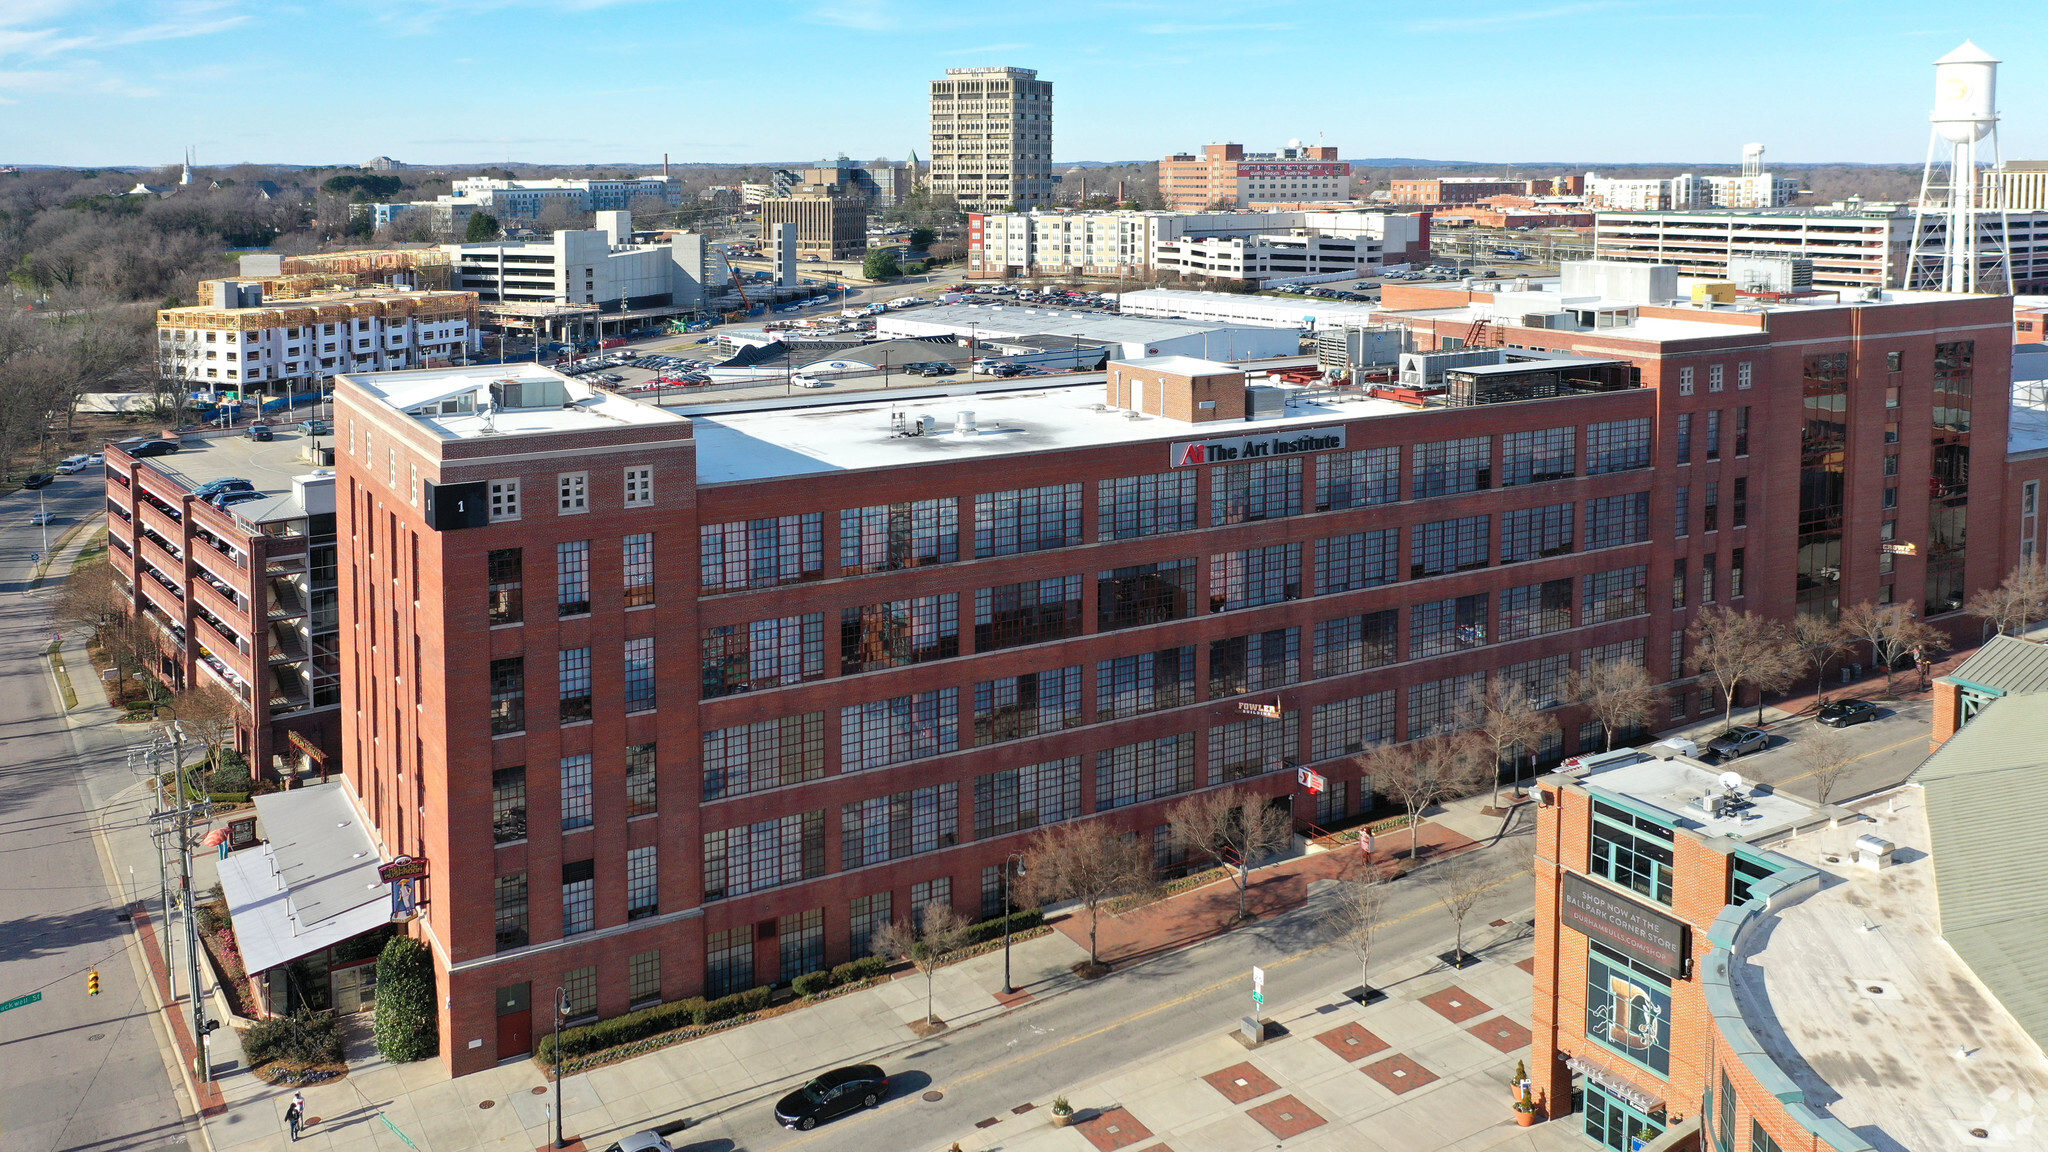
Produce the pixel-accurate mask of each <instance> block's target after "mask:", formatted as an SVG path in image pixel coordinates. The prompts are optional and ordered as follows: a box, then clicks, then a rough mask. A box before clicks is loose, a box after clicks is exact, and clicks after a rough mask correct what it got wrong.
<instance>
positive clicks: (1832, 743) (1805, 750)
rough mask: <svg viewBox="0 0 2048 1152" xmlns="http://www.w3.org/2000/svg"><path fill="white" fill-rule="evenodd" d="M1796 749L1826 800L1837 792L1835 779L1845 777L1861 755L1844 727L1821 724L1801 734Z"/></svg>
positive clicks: (1794, 748) (1823, 799) (1821, 800)
mask: <svg viewBox="0 0 2048 1152" xmlns="http://www.w3.org/2000/svg"><path fill="white" fill-rule="evenodd" d="M1793 750H1794V751H1795V752H1797V753H1798V756H1799V762H1800V763H1801V764H1803V765H1805V766H1806V774H1807V775H1808V776H1811V777H1813V786H1814V788H1815V790H1816V791H1817V792H1818V793H1819V798H1820V802H1821V803H1823V804H1825V803H1827V802H1828V796H1829V794H1831V793H1832V792H1834V790H1835V783H1836V782H1837V781H1839V780H1840V779H1841V778H1842V773H1843V772H1845V771H1847V770H1848V767H1849V765H1851V764H1853V763H1855V762H1856V760H1857V759H1858V754H1857V752H1856V748H1855V746H1854V745H1853V744H1851V743H1850V741H1849V736H1848V734H1847V733H1845V732H1843V731H1842V730H1841V729H1840V728H1828V727H1824V726H1822V725H1819V724H1815V725H1814V726H1813V729H1812V730H1811V731H1809V732H1807V733H1806V734H1805V735H1804V736H1801V737H1800V738H1799V742H1798V743H1797V744H1795V745H1794V746H1793Z"/></svg>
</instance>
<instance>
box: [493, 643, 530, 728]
mask: <svg viewBox="0 0 2048 1152" xmlns="http://www.w3.org/2000/svg"><path fill="white" fill-rule="evenodd" d="M525 730H526V658H525V657H524V656H508V657H505V658H504V659H502V660H493V661H491V735H493V736H503V735H505V734H506V733H509V732H524V731H525Z"/></svg>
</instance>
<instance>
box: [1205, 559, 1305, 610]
mask: <svg viewBox="0 0 2048 1152" xmlns="http://www.w3.org/2000/svg"><path fill="white" fill-rule="evenodd" d="M1299 599H1301V545H1299V544H1275V545H1273V546H1271V547H1269V548H1246V549H1243V550H1241V551H1237V552H1218V553H1217V554H1215V555H1214V556H1211V557H1210V558H1209V611H1211V612H1230V611H1233V610H1235V609H1238V608H1256V607H1258V606H1259V605H1261V604H1277V603H1279V602H1280V601H1282V600H1299Z"/></svg>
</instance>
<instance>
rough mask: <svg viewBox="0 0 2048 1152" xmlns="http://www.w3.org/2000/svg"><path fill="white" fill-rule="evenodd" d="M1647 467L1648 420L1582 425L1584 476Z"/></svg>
mask: <svg viewBox="0 0 2048 1152" xmlns="http://www.w3.org/2000/svg"><path fill="white" fill-rule="evenodd" d="M1649 466H1650V420H1649V418H1648V417H1644V418H1642V419H1640V420H1610V421H1608V422H1606V423H1603V424H1588V425H1586V475H1588V476H1599V475H1601V474H1603V473H1607V472H1624V471H1627V470H1628V469H1630V468H1648V467H1649Z"/></svg>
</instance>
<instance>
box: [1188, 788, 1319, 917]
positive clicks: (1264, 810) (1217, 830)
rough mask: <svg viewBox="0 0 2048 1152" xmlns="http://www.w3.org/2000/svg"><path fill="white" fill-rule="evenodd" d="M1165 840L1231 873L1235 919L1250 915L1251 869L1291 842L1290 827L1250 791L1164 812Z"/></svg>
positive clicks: (1225, 792)
mask: <svg viewBox="0 0 2048 1152" xmlns="http://www.w3.org/2000/svg"><path fill="white" fill-rule="evenodd" d="M1166 826H1167V828H1168V829H1169V832H1168V834H1169V835H1171V836H1172V837H1173V841H1174V843H1175V844H1176V845H1178V846H1180V847H1182V848H1185V849H1187V850H1188V851H1190V852H1201V853H1206V854H1207V855H1210V856H1214V857H1216V858H1217V859H1218V860H1221V861H1223V863H1225V864H1227V865H1229V866H1230V867H1231V869H1232V871H1231V874H1230V879H1231V882H1232V883H1234V884H1236V885H1237V918H1238V919H1239V920H1243V919H1244V918H1245V917H1246V916H1247V915H1249V910H1248V908H1247V907H1246V905H1247V903H1248V897H1249V895H1250V890H1251V881H1252V865H1253V864H1256V863H1258V862H1259V861H1261V860H1264V859H1265V858H1266V857H1268V856H1271V855H1272V854H1273V853H1275V852H1278V851H1279V850H1280V849H1282V848H1284V847H1286V846H1287V844H1288V842H1289V841H1291V840H1292V839H1293V838H1294V822H1293V821H1292V820H1290V819H1288V816H1287V814H1286V813H1285V812H1282V811H1280V810H1279V809H1277V808H1274V807H1271V806H1269V805H1268V804H1267V803H1266V798H1265V797H1264V796H1262V795H1260V794H1258V793H1256V792H1253V791H1250V790H1249V789H1239V788H1224V789H1220V790H1218V791H1215V792H1203V793H1201V794H1199V795H1195V796H1190V797H1188V798H1187V799H1185V800H1182V801H1180V802H1179V803H1177V804H1175V805H1173V806H1172V807H1171V808H1168V809H1167V810H1166Z"/></svg>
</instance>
